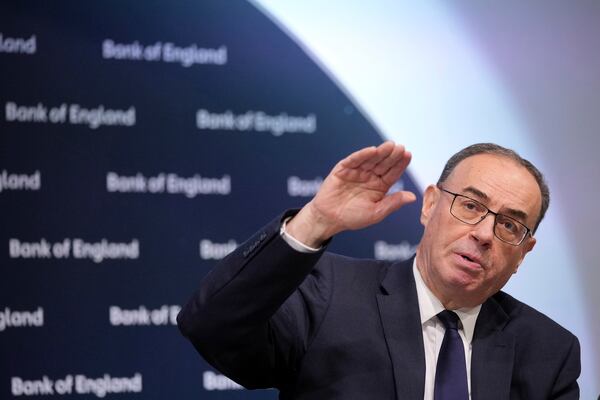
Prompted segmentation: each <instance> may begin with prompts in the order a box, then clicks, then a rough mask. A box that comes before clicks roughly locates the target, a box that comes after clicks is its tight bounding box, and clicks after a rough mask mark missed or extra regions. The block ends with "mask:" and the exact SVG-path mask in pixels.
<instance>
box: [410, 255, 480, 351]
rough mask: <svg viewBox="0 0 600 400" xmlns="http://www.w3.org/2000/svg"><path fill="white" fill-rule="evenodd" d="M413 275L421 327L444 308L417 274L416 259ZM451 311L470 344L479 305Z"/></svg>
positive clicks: (419, 274)
mask: <svg viewBox="0 0 600 400" xmlns="http://www.w3.org/2000/svg"><path fill="white" fill-rule="evenodd" d="M413 275H414V277H415V283H416V285H417V298H418V301H419V313H420V314H421V325H423V324H424V323H426V322H427V321H429V320H430V319H432V318H433V317H435V316H436V315H438V314H439V313H440V312H442V311H444V306H443V305H442V302H441V301H439V300H438V298H437V297H435V295H434V294H433V293H432V292H431V290H430V289H429V288H428V287H427V285H426V284H425V281H423V278H422V277H421V272H419V269H418V268H417V259H416V258H415V260H414V262H413ZM452 311H454V312H455V313H456V315H458V318H460V322H461V324H462V329H463V332H464V333H465V337H466V338H467V341H468V342H469V343H471V341H472V340H473V332H474V331H475V323H476V322H477V317H478V316H479V311H481V304H479V305H478V306H475V307H470V308H467V307H463V308H459V309H457V310H452Z"/></svg>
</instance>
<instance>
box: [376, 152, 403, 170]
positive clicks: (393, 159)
mask: <svg viewBox="0 0 600 400" xmlns="http://www.w3.org/2000/svg"><path fill="white" fill-rule="evenodd" d="M402 157H404V146H402V145H396V146H394V147H393V149H392V152H391V153H390V154H389V156H388V157H386V158H384V159H383V160H381V161H380V162H379V163H378V164H377V165H376V166H375V168H374V169H373V172H375V174H377V175H379V176H383V175H385V174H386V172H387V171H389V169H390V168H392V167H393V166H394V165H396V164H398V163H399V162H400V161H401V160H402Z"/></svg>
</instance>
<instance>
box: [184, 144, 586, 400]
mask: <svg viewBox="0 0 600 400" xmlns="http://www.w3.org/2000/svg"><path fill="white" fill-rule="evenodd" d="M410 158H411V154H410V153H409V152H408V151H406V150H405V149H404V147H403V146H399V145H395V144H394V143H392V142H386V143H383V144H382V145H380V146H378V147H369V148H365V149H362V150H360V151H357V152H355V153H353V154H351V155H350V156H348V157H347V158H345V159H344V160H342V161H340V162H339V163H338V164H337V165H336V166H335V167H334V169H333V170H332V171H331V173H330V174H329V176H328V177H327V178H326V179H325V181H324V182H323V184H322V186H321V188H320V190H319V192H318V193H317V194H316V196H315V197H314V198H313V199H312V200H311V201H310V202H309V203H308V204H306V205H305V206H304V207H303V208H302V209H301V210H300V211H299V212H298V213H297V214H295V213H294V212H287V213H285V214H284V215H283V216H282V217H280V218H277V219H276V220H275V221H274V222H272V223H270V224H269V225H267V226H266V227H264V228H263V229H262V230H261V231H259V232H258V233H257V234H255V235H254V237H252V238H251V239H249V240H248V241H247V242H246V243H244V244H243V245H241V246H240V247H239V248H238V249H237V250H236V251H234V252H233V253H232V254H230V255H229V256H228V257H227V258H225V259H224V260H222V262H221V263H220V264H219V265H218V266H217V267H216V268H215V269H214V270H213V271H212V272H211V273H210V274H208V276H207V277H206V278H205V279H204V280H203V282H202V284H201V287H200V289H199V290H198V292H197V293H196V294H195V295H194V296H193V297H192V299H191V300H190V301H189V303H188V304H187V305H186V306H185V307H184V308H183V310H182V312H181V313H180V315H179V317H178V323H179V327H180V329H181V331H182V332H183V334H184V335H185V336H186V337H188V338H189V339H190V340H191V341H192V343H193V344H194V346H195V347H196V349H197V350H198V351H199V352H200V353H201V354H202V355H203V356H204V357H205V358H206V360H207V361H208V362H210V363H211V364H212V365H213V366H214V367H215V368H217V369H219V370H220V371H222V372H223V373H225V374H226V375H228V376H230V377H231V378H232V379H234V380H236V381H237V382H239V383H241V384H242V385H244V386H246V387H248V388H261V387H276V388H278V389H279V390H280V398H281V399H345V400H347V399H436V400H441V399H469V398H471V399H473V400H475V399H485V400H493V399H498V400H499V399H509V398H510V399H527V400H535V399H540V400H541V399H576V398H578V397H579V388H578V385H577V381H576V380H577V377H578V376H579V372H580V355H579V343H578V341H577V338H576V337H575V336H573V335H572V334H571V333H569V332H568V331H567V330H565V329H564V328H562V327H560V326H559V325H558V324H556V323H555V322H553V321H551V320H550V319H549V318H548V317H546V316H544V315H543V314H541V313H539V312H537V311H535V310H533V309H532V308H530V307H528V306H527V305H525V304H523V303H520V302H519V301H517V300H515V299H514V298H512V297H511V296H509V295H507V294H506V293H503V292H502V291H500V289H501V288H502V287H503V286H504V285H505V283H506V282H507V281H508V279H509V278H510V277H511V275H512V274H514V273H515V272H516V271H517V269H518V267H519V265H520V264H521V262H522V261H523V259H524V258H525V255H526V254H527V253H528V252H529V251H531V250H532V249H533V248H534V246H535V242H536V239H535V237H534V236H533V234H534V232H535V230H536V229H537V227H538V225H539V223H540V221H541V220H542V218H543V216H544V214H545V212H546V209H547V207H548V204H549V194H548V188H547V186H546V184H545V182H544V180H543V177H542V175H541V174H540V172H539V171H538V170H537V169H536V168H535V167H534V166H533V165H532V164H531V163H529V162H528V161H526V160H524V159H522V158H521V157H520V156H518V155H517V154H516V153H515V152H514V151H512V150H508V149H505V148H503V147H500V146H497V145H493V144H478V145H473V146H470V147H467V148H466V149H463V150H462V151H460V152H459V153H457V154H455V155H454V156H453V157H452V158H451V159H450V160H449V161H448V163H447V164H446V167H445V168H444V171H443V172H442V175H441V177H440V179H439V181H438V183H437V185H431V186H429V187H428V188H427V189H426V191H425V193H424V197H423V206H422V211H421V223H422V224H423V226H424V227H425V230H424V234H423V237H422V239H421V242H420V244H419V246H418V248H417V253H416V256H415V258H414V259H411V260H409V261H408V262H402V263H395V264H394V263H389V262H384V261H375V260H357V259H351V258H347V257H343V256H340V255H335V254H331V253H328V252H325V251H324V250H325V248H326V246H327V243H328V241H329V239H330V238H331V237H333V236H334V235H336V234H337V233H339V232H342V231H345V230H353V229H360V228H363V227H366V226H369V225H371V224H374V223H377V222H379V221H381V220H382V219H384V218H385V217H386V216H387V215H389V214H390V213H392V212H393V211H395V210H397V209H398V208H400V207H402V206H403V205H405V204H407V203H410V202H412V201H414V200H415V195H414V194H413V193H409V192H396V193H393V194H388V193H387V192H388V190H389V189H390V187H391V186H392V185H393V184H394V183H395V182H396V181H397V180H398V179H399V178H400V177H401V175H402V173H403V172H404V170H405V169H406V167H407V165H408V163H409V162H410Z"/></svg>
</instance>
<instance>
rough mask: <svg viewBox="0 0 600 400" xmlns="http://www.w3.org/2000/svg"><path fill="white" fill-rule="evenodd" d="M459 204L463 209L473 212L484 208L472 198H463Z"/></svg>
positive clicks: (483, 210) (478, 211)
mask: <svg viewBox="0 0 600 400" xmlns="http://www.w3.org/2000/svg"><path fill="white" fill-rule="evenodd" d="M461 205H462V208H463V209H464V210H465V211H469V212H474V213H481V212H485V209H484V208H483V206H482V205H481V204H479V203H477V202H476V201H474V200H470V199H464V198H463V199H462V201H461Z"/></svg>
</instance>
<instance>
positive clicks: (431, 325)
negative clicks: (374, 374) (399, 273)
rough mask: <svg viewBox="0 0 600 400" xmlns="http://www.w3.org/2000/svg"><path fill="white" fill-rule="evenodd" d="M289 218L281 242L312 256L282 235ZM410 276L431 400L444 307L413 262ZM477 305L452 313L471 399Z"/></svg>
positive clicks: (427, 397) (306, 248) (308, 249)
mask: <svg viewBox="0 0 600 400" xmlns="http://www.w3.org/2000/svg"><path fill="white" fill-rule="evenodd" d="M290 218H291V217H289V218H287V219H286V220H285V221H283V223H282V224H281V230H280V234H281V236H282V237H283V239H284V240H285V241H286V242H287V243H288V244H289V245H290V246H291V247H292V248H293V249H294V250H296V251H300V252H303V253H312V252H316V251H319V250H320V249H315V248H312V247H309V246H307V245H305V244H304V243H302V242H300V241H299V240H297V239H296V238H294V237H293V236H292V235H290V234H289V233H287V232H286V230H285V226H286V223H287V222H288V221H289V220H290ZM413 275H414V277H415V283H416V285H417V298H418V301H419V313H420V315H421V329H422V330H423V345H424V349H425V395H424V397H423V399H424V400H433V387H434V384H435V370H436V365H437V359H438V355H439V354H440V349H441V347H442V341H443V339H444V333H445V332H446V328H444V325H443V324H442V322H441V321H440V320H439V319H438V317H437V314H439V313H440V312H442V311H444V310H445V308H444V306H443V305H442V303H441V302H440V301H439V300H438V298H437V297H435V295H434V294H433V293H432V292H431V290H429V288H428V287H427V285H425V282H424V281H423V278H422V277H421V273H420V272H419V269H418V268H417V262H416V259H415V262H414V263H413ZM480 310H481V305H478V306H476V307H473V308H459V309H457V310H452V311H454V312H455V313H456V315H458V318H459V319H460V325H461V327H460V329H459V331H458V333H459V334H460V337H461V339H462V341H463V346H464V349H465V361H466V365H465V367H466V368H467V382H468V385H469V399H470V398H471V341H472V340H473V331H474V330H475V322H477V317H478V316H479V311H480Z"/></svg>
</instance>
